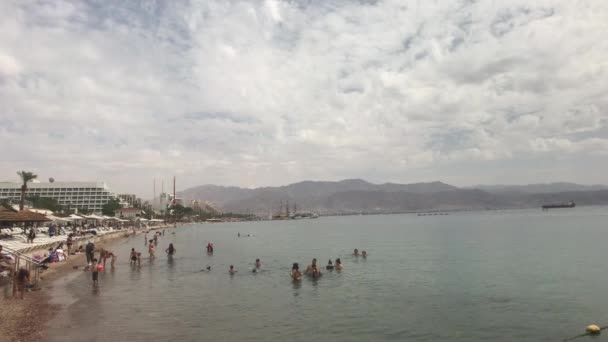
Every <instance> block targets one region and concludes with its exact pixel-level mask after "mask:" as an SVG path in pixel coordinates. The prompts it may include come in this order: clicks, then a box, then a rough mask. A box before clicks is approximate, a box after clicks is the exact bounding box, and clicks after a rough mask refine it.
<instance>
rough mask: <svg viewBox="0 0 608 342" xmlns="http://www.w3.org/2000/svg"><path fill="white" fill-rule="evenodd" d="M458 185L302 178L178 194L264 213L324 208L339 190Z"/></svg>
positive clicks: (419, 190) (428, 189) (425, 189)
mask: <svg viewBox="0 0 608 342" xmlns="http://www.w3.org/2000/svg"><path fill="white" fill-rule="evenodd" d="M457 189H458V188H457V187H455V186H452V185H449V184H445V183H441V182H431V183H414V184H396V183H385V184H373V183H369V182H367V181H364V180H361V179H346V180H342V181H338V182H325V181H303V182H299V183H294V184H290V185H285V186H280V187H263V188H256V189H244V188H239V187H224V186H217V185H202V186H197V187H193V188H189V189H186V190H184V191H180V192H179V193H178V194H177V195H178V197H181V198H183V199H184V200H185V201H186V202H190V201H191V200H203V201H209V202H212V203H214V204H215V205H217V206H218V207H220V208H222V209H223V210H224V211H236V212H254V213H266V214H268V212H274V211H277V210H279V207H281V206H284V205H285V204H286V202H287V201H289V202H290V210H292V206H293V205H296V206H298V207H299V208H300V209H304V210H322V211H324V212H325V211H327V210H325V208H324V207H322V206H321V205H320V203H324V202H325V201H326V200H327V198H329V197H330V196H332V195H335V194H339V193H348V192H355V191H360V192H370V193H371V192H387V193H391V192H408V193H413V194H430V193H435V192H445V191H453V190H457Z"/></svg>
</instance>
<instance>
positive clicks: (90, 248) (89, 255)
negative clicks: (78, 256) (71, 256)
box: [85, 241, 95, 266]
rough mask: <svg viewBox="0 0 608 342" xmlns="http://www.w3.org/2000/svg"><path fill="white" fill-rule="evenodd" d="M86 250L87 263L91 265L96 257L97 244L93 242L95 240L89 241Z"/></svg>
mask: <svg viewBox="0 0 608 342" xmlns="http://www.w3.org/2000/svg"><path fill="white" fill-rule="evenodd" d="M85 252H86V254H87V265H89V266H90V265H91V262H93V258H94V257H95V255H94V254H95V244H94V243H93V241H89V242H88V243H87V246H86V247H85Z"/></svg>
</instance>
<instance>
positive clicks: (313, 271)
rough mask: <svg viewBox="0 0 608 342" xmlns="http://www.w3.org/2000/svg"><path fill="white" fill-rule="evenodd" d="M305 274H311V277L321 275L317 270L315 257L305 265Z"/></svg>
mask: <svg viewBox="0 0 608 342" xmlns="http://www.w3.org/2000/svg"><path fill="white" fill-rule="evenodd" d="M305 273H306V274H308V275H309V276H312V277H313V278H318V277H320V276H321V272H320V271H319V267H317V258H314V259H312V263H311V264H310V265H308V267H306V272H305Z"/></svg>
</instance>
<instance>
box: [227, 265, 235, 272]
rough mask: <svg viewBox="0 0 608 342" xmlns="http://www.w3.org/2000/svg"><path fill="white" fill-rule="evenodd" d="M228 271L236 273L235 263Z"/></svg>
mask: <svg viewBox="0 0 608 342" xmlns="http://www.w3.org/2000/svg"><path fill="white" fill-rule="evenodd" d="M228 273H230V274H235V273H236V270H235V269H234V265H230V269H228Z"/></svg>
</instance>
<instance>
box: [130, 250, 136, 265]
mask: <svg viewBox="0 0 608 342" xmlns="http://www.w3.org/2000/svg"><path fill="white" fill-rule="evenodd" d="M129 258H130V259H131V265H135V263H136V262H137V252H136V251H135V248H131V254H130V255H129Z"/></svg>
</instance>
